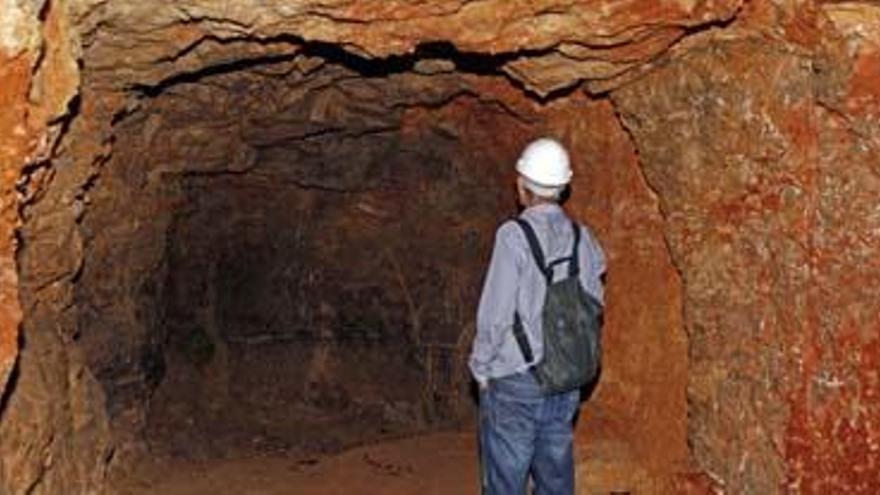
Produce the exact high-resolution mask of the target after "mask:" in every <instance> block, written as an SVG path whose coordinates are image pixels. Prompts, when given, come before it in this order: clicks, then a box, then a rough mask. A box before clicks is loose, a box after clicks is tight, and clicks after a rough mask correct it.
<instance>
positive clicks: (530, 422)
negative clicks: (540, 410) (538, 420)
mask: <svg viewBox="0 0 880 495" xmlns="http://www.w3.org/2000/svg"><path fill="white" fill-rule="evenodd" d="M536 412H537V404H533V403H531V402H528V401H522V400H516V399H513V398H511V397H495V398H494V399H493V402H492V419H493V421H494V423H495V424H496V425H497V427H498V429H499V430H502V431H506V432H508V434H510V435H512V436H528V435H529V434H530V432H531V431H532V429H533V428H534V423H535V414H536Z"/></svg>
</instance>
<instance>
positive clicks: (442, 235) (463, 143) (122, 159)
mask: <svg viewBox="0 0 880 495" xmlns="http://www.w3.org/2000/svg"><path fill="white" fill-rule="evenodd" d="M441 48H442V45H441ZM292 52H294V53H296V54H295V55H290V56H280V57H268V58H267V57H258V58H255V59H253V60H250V61H248V62H242V63H236V64H230V65H222V66H211V67H208V68H206V69H204V70H202V71H197V72H188V73H185V74H183V75H180V76H171V77H169V78H167V79H165V80H163V81H161V82H160V83H159V84H157V85H154V86H149V87H148V86H144V85H133V86H132V91H133V92H134V94H136V95H138V99H137V100H136V101H135V102H134V103H133V104H131V105H129V106H128V107H127V109H126V110H125V111H124V112H121V113H116V115H115V116H114V117H113V122H112V130H111V134H110V135H109V136H110V137H109V139H108V143H109V148H108V150H107V155H106V158H105V159H103V161H102V162H101V164H100V168H99V169H96V170H95V171H94V175H93V176H91V177H90V178H89V182H88V188H87V190H86V191H85V193H84V194H83V195H82V196H81V197H80V198H78V205H79V206H78V207H79V208H81V210H80V211H78V212H77V215H76V216H75V217H72V218H70V219H69V220H68V221H70V222H72V224H71V225H70V227H73V228H74V229H75V230H76V231H77V232H78V234H79V236H80V237H81V239H82V247H81V260H80V261H79V268H78V271H77V275H76V278H75V280H74V281H73V284H72V285H73V288H72V295H71V301H72V303H71V305H72V308H73V311H71V317H72V318H75V321H76V323H75V327H76V335H75V336H74V337H73V338H74V339H75V340H76V342H77V344H78V347H79V349H81V351H82V355H83V360H84V368H85V370H86V371H87V373H88V374H89V375H91V376H94V377H95V380H96V388H97V390H98V391H99V393H100V395H101V397H102V399H103V400H102V405H101V407H100V409H99V412H100V413H101V414H104V413H105V414H106V416H102V418H105V419H104V420H105V421H106V426H105V428H107V430H108V431H109V432H110V433H109V434H110V438H112V441H111V443H112V444H113V445H114V450H113V452H114V454H113V456H114V458H116V459H119V460H118V461H116V462H117V463H118V465H119V466H122V467H123V468H124V466H127V465H128V463H130V462H131V460H132V459H138V458H143V457H144V456H170V457H178V458H186V459H192V458H199V459H206V458H207V459H210V458H218V457H226V458H228V457H235V456H240V455H247V454H251V453H254V452H262V453H266V452H270V453H275V454H281V455H314V454H328V453H333V452H338V451H340V450H342V449H345V448H348V447H351V446H354V445H358V444H362V443H365V442H368V443H369V442H375V441H377V440H381V439H383V438H394V437H400V436H406V435H413V434H417V433H419V432H425V431H436V430H438V429H439V430H449V429H450V428H452V429H458V428H465V429H467V428H472V427H473V408H474V402H473V399H472V397H471V393H470V380H469V376H468V373H467V370H466V367H465V364H464V363H465V360H466V357H467V353H468V351H469V348H470V342H471V338H472V334H473V322H472V319H473V315H474V313H475V305H476V301H477V299H478V295H479V289H480V284H481V281H482V273H483V270H484V268H485V264H486V262H487V260H488V254H489V252H490V250H491V243H492V236H493V232H494V229H495V227H496V226H497V225H498V223H499V222H500V221H502V220H503V219H505V218H506V217H509V216H510V215H512V214H513V213H515V209H514V206H515V204H514V202H513V195H512V188H511V184H512V182H511V179H512V169H511V164H512V163H513V162H514V161H515V157H516V153H517V152H518V150H519V149H520V148H521V147H522V145H523V144H524V143H525V142H527V141H528V140H529V139H532V138H534V137H536V136H538V135H543V134H553V135H559V136H560V138H562V139H563V140H565V141H566V142H567V143H568V144H569V145H570V146H571V148H572V152H573V154H574V155H575V156H576V159H575V167H576V169H577V170H576V171H577V180H576V182H575V183H574V185H573V187H574V190H575V193H574V195H573V197H572V199H571V201H570V202H569V204H568V205H567V207H568V208H569V210H570V212H571V213H572V214H573V215H574V216H575V217H577V218H579V219H582V220H583V221H589V222H591V223H593V224H594V227H595V228H596V229H597V230H598V232H599V235H600V237H601V236H603V235H607V236H608V237H607V240H606V239H603V242H606V243H607V244H608V249H610V252H611V253H612V261H611V264H612V275H611V281H610V283H609V294H610V296H611V297H612V298H613V299H612V301H613V302H612V303H610V304H611V307H610V309H609V317H608V322H609V323H608V330H607V337H606V341H607V344H606V348H607V362H606V371H605V378H604V379H603V380H604V381H603V388H601V389H600V391H599V392H598V393H597V395H596V398H595V400H594V401H592V402H591V403H590V404H589V405H587V406H585V409H584V413H583V415H582V416H583V419H582V427H581V428H580V430H579V431H581V433H580V436H579V442H580V443H581V444H582V445H584V446H587V445H591V446H593V447H592V450H591V452H592V454H591V455H589V456H585V458H592V459H593V461H592V464H591V465H590V467H589V468H584V469H583V470H584V472H586V473H588V474H586V475H585V476H584V477H583V478H584V479H585V483H586V482H591V483H593V484H594V485H595V486H603V485H602V484H603V483H605V484H606V485H607V486H609V487H613V486H615V484H621V483H623V484H624V485H622V486H630V485H632V486H636V485H634V483H653V482H657V481H656V480H658V479H660V478H661V477H662V476H669V475H671V473H672V472H674V471H682V470H685V469H686V451H685V443H684V380H685V376H686V375H685V369H686V368H685V363H686V357H685V347H684V340H683V337H682V333H681V332H682V331H681V321H680V319H679V315H680V312H679V309H678V306H679V305H680V301H679V295H678V294H679V288H678V286H677V275H676V273H675V271H674V269H673V268H672V265H671V261H670V260H669V256H668V252H667V251H666V248H665V245H664V244H663V239H662V231H661V229H660V227H659V226H660V222H661V221H662V219H661V217H660V213H659V211H658V209H657V204H656V200H655V199H654V198H653V196H652V194H651V192H650V190H649V188H648V187H647V185H646V184H645V182H644V179H643V178H642V177H641V174H640V172H639V170H638V164H637V161H636V158H635V153H634V152H633V150H632V144H631V143H630V142H629V140H628V136H627V135H626V133H625V132H624V131H623V129H622V128H621V127H620V126H619V124H618V123H617V121H616V118H615V117H614V113H613V108H612V107H611V106H610V105H608V104H607V102H603V101H593V100H592V99H591V98H589V97H586V96H583V95H578V94H569V93H568V92H565V93H561V94H559V95H557V96H552V97H550V99H547V100H545V99H542V98H539V97H536V96H535V95H534V94H530V93H529V92H527V91H524V90H523V88H522V87H520V86H519V85H517V84H514V83H512V82H511V80H510V79H509V78H507V77H506V76H504V75H503V74H501V72H500V70H499V69H498V64H499V60H503V57H502V58H500V59H498V58H495V57H476V56H466V55H461V54H458V53H457V52H455V51H454V50H453V51H450V50H448V48H442V49H440V48H437V47H436V45H431V47H429V48H428V49H425V50H419V51H417V54H416V55H414V56H412V57H409V58H406V59H397V58H390V59H385V60H368V59H362V58H359V57H357V56H355V55H353V54H348V53H345V52H343V51H341V50H340V49H338V48H334V47H331V48H328V47H327V46H325V45H317V47H315V46H311V45H307V46H304V47H303V48H302V49H296V48H294V49H293V50H292ZM322 55H323V56H322ZM436 57H442V58H436ZM83 130H84V131H85V130H87V128H84V129H83ZM73 132H77V130H76V129H75V130H74V131H73ZM66 153H68V156H69V155H75V154H76V151H74V150H68V151H66ZM65 159H69V160H71V161H75V160H76V159H77V157H76V156H69V158H66V157H65V151H62V152H61V156H60V157H59V160H65ZM621 221H623V222H631V223H632V229H629V230H628V231H616V229H614V228H612V224H616V223H618V222H621ZM34 228H35V227H32V226H30V225H29V224H26V225H25V227H24V230H23V232H24V233H25V235H26V236H28V235H30V233H31V232H34V230H33V229H34ZM36 247H37V246H29V245H27V244H25V246H24V249H23V251H22V259H23V260H24V263H23V266H24V267H25V269H24V270H23V272H22V279H23V281H24V283H25V285H30V278H31V277H32V276H33V277H36V276H37V275H38V274H32V273H30V272H29V271H28V270H27V267H28V266H29V265H28V263H27V260H28V259H31V257H33V258H34V259H35V258H36V257H38V256H39V254H38V253H36V252H33V251H35V250H36ZM658 259H660V260H662V263H657V261H658ZM617 266H621V267H624V266H626V267H638V271H630V269H628V268H627V269H615V268H616V267H617ZM652 267H655V268H657V269H656V270H654V271H653V275H651V278H650V280H652V282H648V280H649V278H647V277H646V273H651V270H652ZM34 285H38V284H37V283H36V282H34ZM646 294H654V295H653V296H650V295H648V296H647V298H646ZM32 297H35V298H38V297H39V296H37V295H34V296H32ZM636 298H638V301H636V300H635V299H636ZM646 302H647V304H646ZM30 321H33V320H29V319H28V318H27V317H26V320H25V322H26V323H25V325H26V327H27V326H28V322H30ZM626 326H630V327H631V328H628V329H627V330H626V332H625V333H621V334H618V333H617V330H616V328H624V327H626ZM32 331H40V330H39V327H37V328H35V329H34V330H32ZM26 335H27V334H26ZM632 342H639V344H638V345H639V346H640V347H636V346H635V345H633V344H631V343H632ZM653 346H662V347H664V349H665V352H664V353H662V354H659V353H655V352H653V351H652V347H653ZM637 349H640V350H637ZM633 352H639V353H643V355H644V357H645V359H648V360H647V361H643V362H642V364H640V365H637V366H633V365H626V364H625V363H627V362H630V363H633V362H636V361H632V358H633ZM651 356H653V357H651ZM25 364H27V361H25ZM654 367H664V368H666V369H668V370H676V371H675V373H677V376H678V377H679V378H677V382H675V383H676V384H675V385H668V386H667V387H666V388H664V389H661V390H652V389H651V388H649V387H645V386H643V384H644V383H645V382H644V380H645V378H646V375H647V374H650V373H651V370H652V369H654ZM669 383H670V384H671V383H673V382H672V381H670V382H669ZM669 387H672V388H671V389H670V388H669ZM676 387H677V388H676ZM603 391H604V392H603ZM640 410H652V411H663V413H664V414H663V415H662V416H655V415H652V416H650V417H646V416H643V417H640V418H636V417H634V416H633V415H636V416H638V414H639V413H638V412H637V411H640ZM96 414H97V413H96ZM635 423H637V424H640V425H643V429H641V430H639V429H633V428H631V426H632V425H633V424H635ZM660 423H663V425H662V426H658V425H659V424H660ZM648 429H656V430H659V431H664V432H666V435H667V437H668V438H669V439H670V441H671V442H675V444H677V445H678V446H679V448H678V451H677V452H678V453H677V454H675V455H666V456H665V457H661V456H657V455H656V453H655V452H653V450H652V449H655V448H656V447H652V445H656V444H655V443H654V442H653V441H652V442H646V441H641V440H639V437H640V435H641V433H642V432H644V431H647V430H648ZM609 446H610V451H611V453H610V454H606V453H605V451H606V450H608V449H609ZM585 448H587V447H585ZM667 453H668V449H667ZM594 466H604V468H603V469H602V470H596V469H594ZM123 468H121V469H123ZM633 469H636V470H637V472H638V473H639V478H638V479H636V480H635V481H634V480H633V479H632V476H631V472H632V470H633ZM627 484H629V485H627Z"/></svg>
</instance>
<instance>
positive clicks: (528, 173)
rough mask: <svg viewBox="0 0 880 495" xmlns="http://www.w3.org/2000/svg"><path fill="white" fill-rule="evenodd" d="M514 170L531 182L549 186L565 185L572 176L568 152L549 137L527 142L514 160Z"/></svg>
mask: <svg viewBox="0 0 880 495" xmlns="http://www.w3.org/2000/svg"><path fill="white" fill-rule="evenodd" d="M516 171H517V172H519V173H520V175H522V176H523V177H525V178H526V179H529V180H530V181H532V182H535V183H537V184H539V185H543V186H550V187H562V186H565V185H566V184H568V183H569V182H571V176H572V172H571V164H570V162H569V159H568V152H567V151H565V148H564V147H563V146H562V144H560V143H559V141H556V140H555V139H551V138H541V139H537V140H535V141H532V142H531V143H529V145H528V146H526V149H524V150H523V152H522V155H520V157H519V160H518V161H517V162H516Z"/></svg>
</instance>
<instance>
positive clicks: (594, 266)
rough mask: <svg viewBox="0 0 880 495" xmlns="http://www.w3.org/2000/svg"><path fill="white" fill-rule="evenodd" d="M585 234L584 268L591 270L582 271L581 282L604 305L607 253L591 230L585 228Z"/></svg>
mask: <svg viewBox="0 0 880 495" xmlns="http://www.w3.org/2000/svg"><path fill="white" fill-rule="evenodd" d="M584 232H585V233H586V235H585V236H584V239H585V240H586V242H585V243H584V248H585V249H584V251H582V253H583V254H582V256H585V258H586V259H582V263H583V265H582V266H586V267H588V268H589V269H588V270H582V271H581V277H582V278H581V282H582V283H583V286H584V289H586V291H587V292H589V293H590V295H591V296H593V297H595V298H596V299H598V300H599V302H601V303H602V304H603V305H604V304H605V287H604V284H603V283H602V276H603V275H604V274H605V271H606V270H607V268H608V265H607V261H606V259H605V252H604V251H603V250H602V246H601V245H600V244H599V241H598V240H596V236H595V235H593V233H592V232H591V231H590V229H589V228H587V227H584Z"/></svg>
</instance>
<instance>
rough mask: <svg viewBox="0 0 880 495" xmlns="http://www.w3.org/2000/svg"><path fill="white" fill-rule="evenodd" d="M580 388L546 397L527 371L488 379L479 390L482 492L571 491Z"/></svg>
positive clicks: (544, 494)
mask: <svg viewBox="0 0 880 495" xmlns="http://www.w3.org/2000/svg"><path fill="white" fill-rule="evenodd" d="M579 403H580V391H579V390H574V391H572V392H566V393H563V394H554V395H547V394H545V393H544V392H543V391H542V390H541V387H540V385H539V384H538V382H537V380H535V378H534V376H533V375H532V374H531V373H518V374H515V375H511V376H508V377H504V378H500V379H497V380H492V381H490V382H489V386H488V388H487V389H485V390H481V391H480V461H481V462H480V464H481V478H482V480H481V482H482V487H483V495H525V493H526V489H527V486H528V480H529V474H531V475H532V481H533V484H534V488H535V494H537V495H571V494H573V493H574V454H573V449H572V442H573V437H574V432H573V421H574V416H575V413H576V412H577V409H578V405H579Z"/></svg>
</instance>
